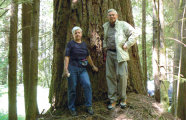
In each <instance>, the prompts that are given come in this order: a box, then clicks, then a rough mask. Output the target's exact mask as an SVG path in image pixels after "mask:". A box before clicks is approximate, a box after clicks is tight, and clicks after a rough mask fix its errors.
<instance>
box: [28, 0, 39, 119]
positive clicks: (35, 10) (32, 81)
mask: <svg viewBox="0 0 186 120" xmlns="http://www.w3.org/2000/svg"><path fill="white" fill-rule="evenodd" d="M39 8H40V0H33V3H32V16H31V40H30V64H29V69H30V70H29V72H30V73H29V83H28V85H29V87H28V89H29V90H28V95H29V96H28V99H27V100H28V101H27V103H28V105H27V106H26V107H27V110H26V111H27V113H26V120H35V119H36V117H37V115H38V107H37V82H38V39H39V10H40V9H39Z"/></svg>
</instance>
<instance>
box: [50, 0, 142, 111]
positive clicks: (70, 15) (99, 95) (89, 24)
mask: <svg viewBox="0 0 186 120" xmlns="http://www.w3.org/2000/svg"><path fill="white" fill-rule="evenodd" d="M110 8H115V9H116V10H117V11H118V13H119V17H120V18H119V19H120V20H125V21H127V22H128V23H130V24H131V25H133V26H134V22H133V16H132V7H131V1H130V0H116V1H112V0H108V1H107V2H106V1H103V0H98V1H92V0H89V1H80V0H77V1H76V0H72V1H69V0H57V1H54V25H53V40H54V53H53V56H54V57H53V64H52V80H51V87H50V96H49V99H50V103H51V105H52V107H51V109H52V110H54V109H60V108H65V106H66V103H67V80H65V79H62V72H63V61H64V51H65V45H66V43H67V41H69V40H70V39H71V29H72V27H73V26H75V25H77V26H80V27H81V28H82V29H83V40H84V41H85V42H86V43H87V45H88V48H89V50H90V54H91V56H92V59H93V60H94V63H95V64H96V66H98V67H99V72H98V73H94V72H92V71H91V69H90V68H88V71H89V76H90V79H91V83H92V89H93V100H95V101H96V100H103V99H106V98H107V85H106V80H105V63H104V62H103V53H102V40H103V28H102V25H103V23H104V22H106V21H107V10H108V9H110ZM94 16H96V17H94ZM96 49H97V50H96ZM129 52H130V59H131V60H130V61H129V62H128V64H129V69H128V70H129V80H128V89H127V90H128V91H130V92H136V93H141V94H146V92H145V91H146V86H145V85H144V84H143V83H144V81H143V78H142V71H141V66H140V61H139V56H138V48H137V45H135V46H133V47H132V48H131V49H130V50H129ZM77 89H78V90H77V91H78V93H77V94H78V95H77V96H79V97H78V98H77V101H76V102H77V103H79V104H81V103H82V102H83V95H82V90H81V88H80V87H79V86H78V88H77Z"/></svg>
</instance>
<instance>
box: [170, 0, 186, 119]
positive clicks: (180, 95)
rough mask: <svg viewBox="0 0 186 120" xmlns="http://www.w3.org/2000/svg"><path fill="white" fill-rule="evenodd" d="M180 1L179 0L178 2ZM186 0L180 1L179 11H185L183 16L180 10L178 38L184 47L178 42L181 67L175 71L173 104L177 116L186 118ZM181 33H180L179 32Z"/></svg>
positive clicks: (177, 49)
mask: <svg viewBox="0 0 186 120" xmlns="http://www.w3.org/2000/svg"><path fill="white" fill-rule="evenodd" d="M177 3H178V2H177ZM185 3H186V1H180V3H179V7H180V9H179V11H181V12H183V13H182V17H180V16H181V12H178V15H179V17H180V18H181V21H180V22H179V21H178V22H179V23H178V24H177V27H178V30H179V31H178V39H179V38H180V42H182V43H183V44H184V47H183V46H182V45H180V44H177V46H176V51H179V52H180V56H179V63H178V61H177V60H178V58H177V57H176V58H175V59H176V60H175V61H174V63H175V64H176V65H178V64H179V69H175V72H178V74H177V80H176V82H174V84H176V85H174V86H176V87H174V88H175V89H176V90H175V91H176V94H175V95H174V98H175V99H174V105H173V111H172V112H174V113H175V114H174V115H175V117H176V118H177V116H178V117H179V118H181V119H183V120H184V119H186V109H185V108H186V101H185V99H186V95H185V90H186V68H185V67H186V55H185V52H186V47H185V44H186V42H185V40H186V37H185V34H186V32H185V30H184V29H185V26H186V22H185V21H184V18H185V16H186V8H185V7H186V6H185ZM179 33H180V34H179ZM178 46H179V48H178Z"/></svg>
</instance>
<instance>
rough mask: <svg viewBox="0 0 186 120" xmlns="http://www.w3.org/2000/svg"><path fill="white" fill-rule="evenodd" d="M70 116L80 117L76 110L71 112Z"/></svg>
mask: <svg viewBox="0 0 186 120" xmlns="http://www.w3.org/2000/svg"><path fill="white" fill-rule="evenodd" d="M70 114H71V115H72V116H77V115H78V114H77V112H76V111H75V110H70Z"/></svg>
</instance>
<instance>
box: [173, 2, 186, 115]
mask: <svg viewBox="0 0 186 120" xmlns="http://www.w3.org/2000/svg"><path fill="white" fill-rule="evenodd" d="M185 3H186V1H185V0H174V4H175V21H176V22H175V25H174V29H175V31H176V32H175V38H176V39H178V40H180V41H181V39H182V37H184V36H181V30H182V18H183V11H184V7H185V6H184V5H185ZM184 16H186V15H184ZM183 29H185V23H183ZM185 34H186V33H185V30H183V35H185ZM184 40H185V39H183V42H185V41H184ZM180 48H181V45H180V44H179V43H178V42H175V48H174V49H175V50H174V69H173V73H174V81H173V94H172V100H173V102H172V109H171V112H172V114H173V115H175V117H176V115H177V113H178V112H177V111H175V109H176V107H177V106H178V105H177V99H179V96H178V95H177V84H178V73H179V69H180V68H179V61H180V52H181V49H180ZM182 52H183V57H184V47H183V51H182ZM182 62H183V61H182ZM181 66H182V65H181ZM183 66H184V65H183ZM183 66H182V68H183ZM181 72H182V70H181ZM181 83H182V85H181ZM183 83H184V82H182V81H180V87H181V86H183V85H184V84H183ZM182 90H184V87H183V88H182V87H181V88H180V92H181V93H179V95H181V94H182ZM177 97H178V98H177ZM183 98H184V97H183ZM181 99H182V98H181ZM181 104H183V107H184V103H181ZM181 106H182V105H181ZM180 108H181V107H180ZM182 113H184V112H181V111H180V112H179V113H178V114H182Z"/></svg>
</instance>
